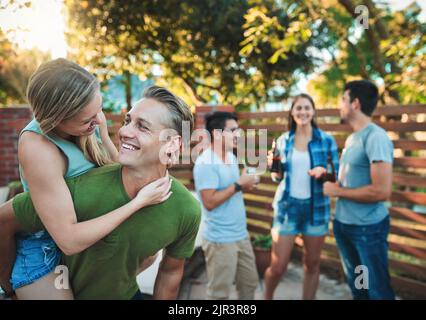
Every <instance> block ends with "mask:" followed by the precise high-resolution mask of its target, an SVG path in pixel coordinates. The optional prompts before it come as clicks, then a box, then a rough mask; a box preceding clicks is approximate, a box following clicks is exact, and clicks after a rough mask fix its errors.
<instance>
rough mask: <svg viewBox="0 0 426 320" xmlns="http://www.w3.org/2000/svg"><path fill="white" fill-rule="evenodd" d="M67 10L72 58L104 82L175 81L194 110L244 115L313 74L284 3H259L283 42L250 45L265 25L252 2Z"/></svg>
mask: <svg viewBox="0 0 426 320" xmlns="http://www.w3.org/2000/svg"><path fill="white" fill-rule="evenodd" d="M66 4H67V7H68V9H69V16H70V17H72V19H70V20H69V23H70V27H71V32H70V34H69V40H70V41H71V43H72V45H71V47H73V48H81V49H80V50H78V51H76V52H75V57H76V58H77V60H78V61H79V62H80V63H82V64H83V65H89V66H90V65H91V66H93V67H94V69H99V68H101V69H102V70H105V71H104V72H103V73H102V74H103V75H105V76H109V75H111V74H120V73H121V72H123V71H124V70H128V71H130V72H132V73H135V74H137V75H139V76H142V77H147V78H156V79H157V80H159V81H160V80H161V81H164V82H165V83H168V84H171V83H172V82H173V81H172V79H175V78H179V79H180V80H181V88H183V89H184V90H186V91H187V93H188V96H189V97H191V99H192V100H193V101H194V103H206V102H210V101H215V102H217V103H231V104H233V105H235V106H237V107H238V108H243V109H244V108H248V107H249V106H250V105H257V106H259V105H261V104H263V103H264V102H265V101H267V100H280V99H282V98H283V97H284V96H288V95H289V94H290V89H291V87H292V86H294V84H295V83H296V81H297V78H296V76H295V75H296V73H297V71H299V72H302V73H308V72H310V71H311V70H312V67H313V62H312V61H314V59H313V57H311V56H310V54H309V52H308V51H307V50H306V49H307V48H308V47H309V46H310V45H312V44H313V43H312V41H313V38H312V37H311V33H310V29H309V25H306V23H305V20H304V19H305V17H306V13H304V12H302V11H300V10H298V9H297V10H296V9H293V11H294V12H293V11H292V13H291V14H287V13H286V10H285V9H286V8H287V5H284V4H283V3H281V2H277V1H273V0H267V1H262V5H261V6H263V7H264V8H266V9H265V10H267V11H268V17H266V18H265V19H266V20H267V21H272V24H271V25H270V28H271V29H273V28H278V32H279V33H280V34H279V36H278V37H277V38H274V37H268V34H265V37H264V38H262V39H260V40H255V38H256V37H257V28H263V27H262V25H263V24H264V23H266V22H265V21H263V20H259V19H257V18H256V12H257V11H258V10H263V9H259V8H261V6H260V5H259V4H258V3H255V2H254V1H247V0H237V1H229V0H204V1H198V0H188V1H182V2H178V1H171V0H169V1H167V0H165V1H161V5H158V4H153V3H152V1H118V0H116V1H94V0H92V1H83V2H81V1H76V0H67V1H66ZM293 7H294V6H293ZM296 7H297V6H296ZM252 17H254V18H252ZM280 26H281V27H280ZM283 28H285V29H286V30H287V31H286V32H284V33H283V32H282V29H283ZM250 30H252V31H250ZM250 36H252V37H253V38H249V37H250ZM250 47H251V48H252V49H250ZM277 48H278V50H280V51H279V53H278V54H277V53H276V49H277ZM279 48H285V50H282V49H279ZM155 64H157V65H160V66H161V69H162V75H161V76H160V77H159V76H158V75H155V74H153V73H152V66H153V65H155ZM175 84H176V83H175ZM275 86H281V87H283V88H284V89H285V90H284V94H282V95H280V96H276V95H275V93H274V91H273V90H272V88H274V87H275Z"/></svg>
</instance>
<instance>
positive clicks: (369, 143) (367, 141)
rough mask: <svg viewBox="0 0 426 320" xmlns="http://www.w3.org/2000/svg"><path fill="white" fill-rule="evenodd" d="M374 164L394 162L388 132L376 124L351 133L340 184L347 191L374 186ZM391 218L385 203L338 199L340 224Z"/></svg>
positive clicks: (343, 154)
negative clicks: (372, 167) (375, 162)
mask: <svg viewBox="0 0 426 320" xmlns="http://www.w3.org/2000/svg"><path fill="white" fill-rule="evenodd" d="M374 161H382V162H387V163H392V162H393V144H392V141H391V140H390V139H389V137H388V135H387V134H386V131H385V130H383V129H382V128H380V127H379V126H377V125H376V124H374V123H370V124H368V125H367V126H366V127H365V128H364V129H362V130H360V131H358V132H355V133H353V134H351V135H350V136H349V137H348V139H347V140H346V143H345V148H344V149H343V152H342V157H341V159H340V170H339V181H340V183H341V185H342V186H343V187H345V188H360V187H363V186H365V185H369V184H371V175H370V166H371V164H372V163H373V162H374ZM387 215H388V210H387V208H386V207H385V205H384V202H375V203H363V202H357V201H351V200H347V199H343V198H339V199H338V200H337V203H336V215H335V219H337V220H338V221H339V222H341V223H346V224H355V225H369V224H374V223H378V222H380V221H381V220H383V219H384V218H385V217H386V216H387Z"/></svg>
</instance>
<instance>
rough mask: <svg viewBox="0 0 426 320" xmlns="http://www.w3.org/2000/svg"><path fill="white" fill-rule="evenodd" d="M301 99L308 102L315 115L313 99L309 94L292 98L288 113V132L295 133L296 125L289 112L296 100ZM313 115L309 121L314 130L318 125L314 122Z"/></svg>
mask: <svg viewBox="0 0 426 320" xmlns="http://www.w3.org/2000/svg"><path fill="white" fill-rule="evenodd" d="M302 98H305V99H308V100H309V102H310V103H311V105H312V108H314V111H315V114H316V109H315V102H314V99H312V97H311V96H310V95H309V94H306V93H301V94H298V95H297V96H295V97H294V98H293V103H292V104H291V108H290V111H289V113H288V130H289V131H296V128H297V123H296V121H294V119H293V116H292V115H291V112H292V111H293V108H294V106H295V105H296V102H297V100H299V99H302ZM315 114H314V117H313V118H312V120H311V125H312V127H314V128H318V125H317V123H316V121H315Z"/></svg>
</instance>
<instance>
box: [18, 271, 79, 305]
mask: <svg viewBox="0 0 426 320" xmlns="http://www.w3.org/2000/svg"><path fill="white" fill-rule="evenodd" d="M63 276H64V275H63V274H58V273H54V272H51V273H49V274H47V275H46V276H44V277H43V278H41V279H38V280H37V281H35V282H33V283H31V284H29V285H26V286H24V287H21V288H19V289H16V296H17V297H18V299H19V300H73V299H74V295H73V293H72V290H71V288H68V289H66V288H63V286H58V285H57V283H58V282H59V281H58V277H63Z"/></svg>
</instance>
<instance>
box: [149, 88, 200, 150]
mask: <svg viewBox="0 0 426 320" xmlns="http://www.w3.org/2000/svg"><path fill="white" fill-rule="evenodd" d="M142 97H143V98H149V99H153V100H155V101H157V102H159V103H161V104H163V105H164V106H165V107H166V108H167V109H168V110H169V112H170V117H169V120H170V122H169V123H168V126H169V128H172V129H174V130H176V131H177V132H178V134H179V135H180V136H181V137H182V138H183V135H182V122H183V121H188V122H189V125H190V133H191V132H192V130H193V128H194V117H193V115H192V113H191V109H190V108H189V107H188V105H187V104H186V103H185V102H184V101H183V100H182V99H181V98H179V97H178V96H176V95H174V94H173V93H171V92H170V91H169V90H167V89H165V88H163V87H159V86H151V87H148V88H147V89H145V91H144V92H143V94H142ZM183 142H184V143H189V141H183Z"/></svg>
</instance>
